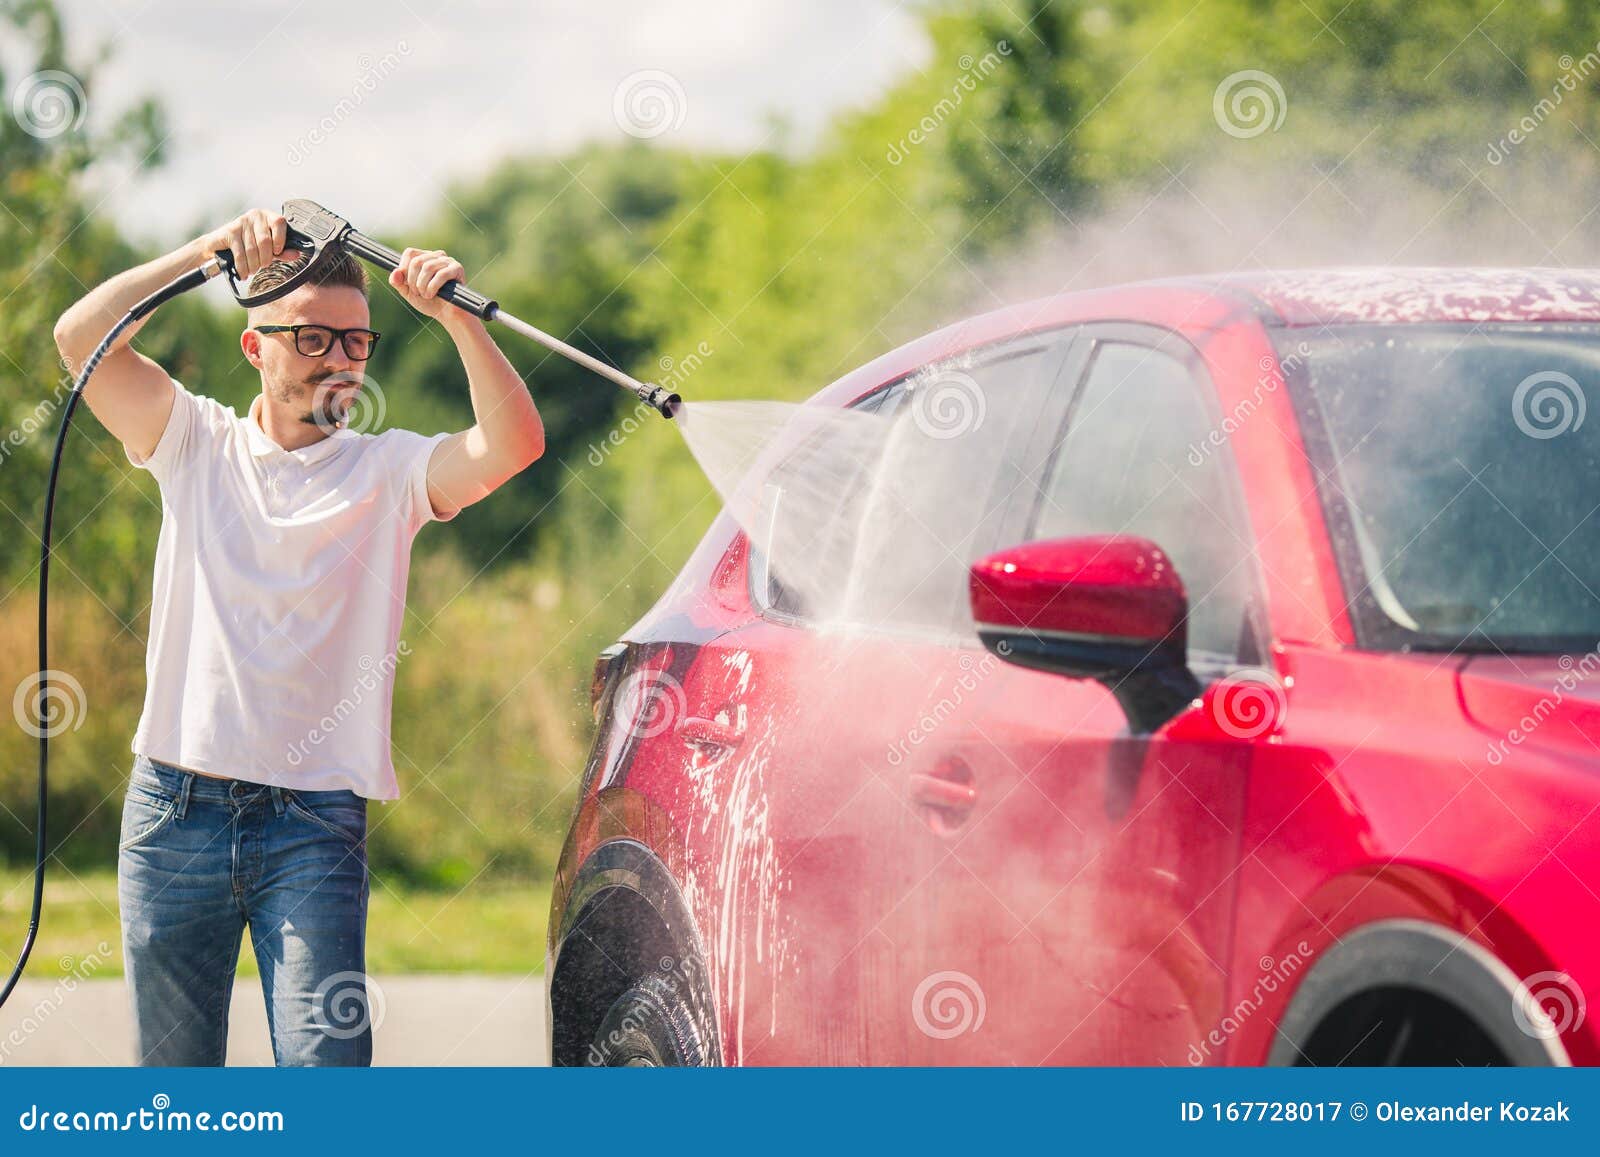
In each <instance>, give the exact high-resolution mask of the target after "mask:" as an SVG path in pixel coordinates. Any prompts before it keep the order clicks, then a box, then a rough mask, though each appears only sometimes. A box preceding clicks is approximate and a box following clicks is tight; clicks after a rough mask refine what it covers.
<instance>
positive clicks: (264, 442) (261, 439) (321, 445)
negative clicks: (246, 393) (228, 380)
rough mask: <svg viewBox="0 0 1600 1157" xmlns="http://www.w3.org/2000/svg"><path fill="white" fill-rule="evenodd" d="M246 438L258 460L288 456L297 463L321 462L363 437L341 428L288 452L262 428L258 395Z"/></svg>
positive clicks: (252, 408)
mask: <svg viewBox="0 0 1600 1157" xmlns="http://www.w3.org/2000/svg"><path fill="white" fill-rule="evenodd" d="M245 436H246V437H247V438H248V439H249V441H250V453H251V454H252V455H254V456H255V457H257V458H270V457H273V456H274V455H278V456H288V457H290V458H293V459H295V461H297V462H304V463H311V462H320V461H321V460H322V459H324V458H326V457H327V456H328V455H330V454H333V453H335V452H337V451H338V450H340V449H341V448H342V447H343V444H344V443H345V442H346V441H348V440H349V439H351V438H359V437H360V436H361V435H360V434H357V433H356V432H355V431H354V430H347V429H344V428H342V427H341V428H340V429H337V430H335V431H334V432H333V433H331V434H329V435H328V436H327V437H326V438H324V439H322V440H321V441H320V442H313V443H311V445H309V446H304V447H302V448H300V449H299V450H287V449H285V448H284V447H282V446H280V445H278V444H277V443H276V442H274V441H273V440H272V438H271V437H270V436H269V435H268V434H267V432H266V431H265V430H264V429H262V428H261V395H260V394H257V395H256V396H255V397H254V398H252V399H251V400H250V416H249V418H248V419H246V421H245Z"/></svg>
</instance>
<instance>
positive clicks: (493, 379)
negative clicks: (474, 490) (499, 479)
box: [440, 310, 544, 473]
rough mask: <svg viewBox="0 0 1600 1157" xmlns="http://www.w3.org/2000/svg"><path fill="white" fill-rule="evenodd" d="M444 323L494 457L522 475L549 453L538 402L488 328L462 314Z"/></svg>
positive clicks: (443, 320) (456, 314)
mask: <svg viewBox="0 0 1600 1157" xmlns="http://www.w3.org/2000/svg"><path fill="white" fill-rule="evenodd" d="M440 323H441V324H442V325H443V326H444V328H445V331H446V332H447V333H449V335H450V337H451V339H452V340H453V341H454V342H455V343H456V351H457V352H458V353H459V354H460V355H461V364H462V365H463V366H465V367H466V371H467V386H468V389H469V391H470V393H471V395H472V416H473V418H474V419H475V420H476V422H477V426H478V430H479V431H480V432H481V434H482V435H483V438H484V442H485V444H486V446H487V449H488V452H489V453H490V455H492V456H493V458H494V459H495V460H496V461H498V462H500V463H501V464H503V465H504V467H505V468H506V470H507V471H508V472H509V473H516V472H517V471H518V470H521V469H522V468H523V467H525V466H527V465H528V463H530V462H532V461H534V460H535V459H536V458H538V457H539V455H541V454H543V453H544V423H543V422H542V421H541V420H540V418H539V410H538V407H536V406H535V405H534V404H533V396H532V395H531V394H529V393H528V387H527V386H526V385H525V384H524V383H523V381H522V378H521V376H520V375H518V373H517V371H516V369H515V367H513V366H512V364H511V363H510V362H509V361H507V360H506V356H505V354H503V353H501V352H500V347H499V346H498V345H496V344H495V341H494V339H493V338H492V337H490V336H489V331H488V330H487V329H485V328H484V324H483V322H481V321H479V320H478V319H477V318H476V317H473V316H472V315H471V314H469V313H464V312H461V311H459V310H458V311H454V316H452V315H450V314H446V315H445V316H444V317H442V318H441V319H440Z"/></svg>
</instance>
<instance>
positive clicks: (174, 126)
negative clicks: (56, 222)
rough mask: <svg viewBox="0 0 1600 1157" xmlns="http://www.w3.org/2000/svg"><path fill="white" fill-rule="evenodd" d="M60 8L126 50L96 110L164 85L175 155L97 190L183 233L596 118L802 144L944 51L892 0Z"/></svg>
mask: <svg viewBox="0 0 1600 1157" xmlns="http://www.w3.org/2000/svg"><path fill="white" fill-rule="evenodd" d="M61 9H62V12H63V16H64V19H65V20H66V24H67V37H68V44H69V46H70V48H71V51H72V54H73V55H72V59H73V60H74V61H78V60H84V59H92V58H93V54H94V52H95V50H96V48H97V46H100V45H105V46H107V48H108V50H109V53H110V55H109V59H108V60H107V61H106V62H105V63H103V64H101V65H99V66H98V67H97V68H96V69H95V70H94V75H93V80H92V83H91V85H90V88H89V96H88V98H87V101H86V105H87V107H86V109H85V117H86V120H87V123H88V127H89V128H90V129H93V128H94V127H95V126H96V125H104V124H107V123H110V122H111V121H112V120H114V119H115V117H116V116H117V115H118V114H119V113H121V112H123V111H124V110H126V109H127V108H128V107H129V106H130V105H131V104H133V103H134V102H136V101H137V100H138V99H139V98H140V97H142V96H147V95H148V96H155V97H157V98H159V99H160V101H161V103H162V104H163V105H164V106H165V110H166V114H167V117H168V127H169V129H170V130H171V133H172V135H171V138H170V140H169V141H168V142H167V148H168V159H167V163H166V164H165V165H164V166H163V167H162V168H161V169H159V170H157V171H155V172H153V173H148V174H143V175H132V174H130V173H129V172H127V171H105V172H102V173H101V174H99V176H98V180H97V188H96V190H95V192H96V195H97V197H99V198H101V199H102V200H103V205H104V211H106V212H109V213H111V214H112V215H113V216H114V217H115V218H116V220H117V221H118V222H119V224H120V225H121V226H122V227H123V229H124V230H125V231H126V232H127V233H128V234H129V236H130V237H133V238H136V239H139V240H144V241H172V242H174V243H176V242H177V241H179V240H183V239H184V238H185V237H186V236H188V235H193V234H194V233H198V232H199V231H200V229H201V228H203V227H205V226H207V225H216V224H221V223H222V222H223V221H225V220H228V219H231V218H232V217H233V216H236V215H237V214H238V213H239V212H241V211H243V210H244V209H245V208H249V207H251V206H253V205H267V206H274V207H275V206H277V205H278V204H280V203H281V202H282V201H283V200H285V199H286V198H288V197H291V196H303V197H310V198H311V199H313V200H317V201H321V202H322V203H324V204H326V205H328V206H329V207H330V208H333V209H335V210H336V211H338V212H340V213H342V214H343V215H345V216H346V217H349V218H350V219H351V220H353V221H356V222H357V223H358V224H359V225H360V226H361V227H362V228H363V229H365V230H366V231H368V232H373V233H380V232H382V231H384V230H389V229H393V228H395V227H397V226H400V225H402V224H405V223H408V222H412V221H415V220H417V219H418V218H419V217H421V216H423V215H425V214H427V213H428V212H430V211H431V210H433V209H434V208H435V207H437V206H440V205H441V204H447V203H448V202H446V201H444V200H443V198H444V197H445V196H446V193H447V188H448V186H449V184H450V182H452V181H453V180H458V179H461V178H468V177H471V176H473V175H475V174H478V173H481V172H483V171H484V170H486V169H487V168H489V167H490V166H492V165H493V164H495V163H496V162H497V161H499V160H500V159H501V158H503V157H507V156H514V155H520V154H528V153H541V152H560V151H563V150H567V149H570V148H572V147H573V146H575V145H577V144H580V143H582V142H584V141H588V140H600V141H625V140H626V139H627V138H628V136H629V135H633V136H639V137H642V138H645V139H651V140H654V141H657V142H660V143H662V144H683V145H696V146H715V147H723V148H729V149H747V148H751V147H755V146H758V145H761V144H763V143H769V142H771V141H773V140H774V139H775V138H773V136H772V133H773V125H774V123H775V122H774V118H775V117H777V118H781V119H782V121H783V122H785V123H786V124H787V125H788V132H787V138H788V140H789V141H790V142H791V144H793V145H796V146H803V145H804V144H805V143H806V142H807V141H808V140H812V139H814V138H815V134H816V133H817V131H818V129H819V127H820V126H821V125H823V124H824V123H825V122H826V121H827V119H828V118H829V117H830V116H831V115H832V114H834V113H835V112H837V111H839V110H840V109H844V108H850V107H857V106H861V105H865V104H868V103H870V102H871V101H872V100H873V99H874V97H875V96H877V95H878V94H879V93H881V92H882V91H883V90H884V89H885V88H886V87H887V86H888V85H890V84H892V83H893V82H894V81H895V80H896V79H897V78H898V77H899V76H901V75H902V74H904V73H905V72H906V71H908V70H911V69H916V68H921V67H924V66H926V64H927V63H928V62H927V56H928V52H929V48H928V45H927V43H926V40H925V37H924V36H923V34H922V31H921V28H920V26H919V24H918V21H917V18H916V13H915V11H914V10H912V9H913V6H912V5H911V4H908V3H899V4H896V3H892V2H890V0H807V2H806V3H803V4H800V3H794V2H793V0H787V2H780V0H539V2H537V3H505V4H490V3H484V2H481V0H470V2H455V3H451V4H449V5H436V4H428V3H425V2H424V0H354V2H348V3H331V2H324V3H321V4H317V3H311V2H308V0H302V2H301V3H299V4H297V5H293V6H290V5H287V4H281V3H265V2H261V0H236V2H233V3H229V4H227V5H217V4H214V3H212V4H207V3H200V2H197V0H148V2H147V3H143V4H141V3H139V0H132V2H120V3H119V2H118V0H61ZM12 47H13V49H15V47H16V46H15V45H13V46H12ZM0 59H4V58H3V57H0ZM7 63H8V64H10V65H11V67H12V71H10V72H8V78H10V79H12V80H13V83H14V84H15V82H16V80H17V79H18V74H17V73H16V72H15V71H14V67H15V66H14V62H13V61H8V62H7ZM13 95H14V94H7V96H8V98H10V97H12V96H13ZM185 231H187V232H185ZM402 243H403V242H402Z"/></svg>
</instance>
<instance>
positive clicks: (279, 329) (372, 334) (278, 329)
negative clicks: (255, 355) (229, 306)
mask: <svg viewBox="0 0 1600 1157" xmlns="http://www.w3.org/2000/svg"><path fill="white" fill-rule="evenodd" d="M254 329H255V331H256V332H257V333H292V334H294V348H295V350H296V351H298V352H299V353H301V354H303V355H305V356H306V357H308V358H320V357H321V356H322V355H323V354H325V353H327V352H328V351H329V350H331V349H332V348H333V343H334V340H335V339H338V342H339V344H340V345H342V346H343V347H344V352H345V356H346V357H348V358H349V359H350V360H351V361H353V362H364V361H366V360H367V359H368V358H370V357H371V356H372V351H373V350H375V349H377V348H378V339H379V338H380V337H382V336H383V335H382V334H381V333H379V332H378V331H377V330H375V329H368V328H366V327H365V326H353V327H351V328H350V329H334V328H333V326H331V325H318V324H317V323H316V322H310V321H308V322H305V323H303V324H301V325H258V326H255V327H254ZM306 329H319V330H321V331H322V332H324V333H326V334H328V335H329V337H328V340H327V342H326V343H325V344H324V345H323V346H322V347H321V348H320V349H315V350H308V349H306V348H305V346H304V345H302V344H301V337H300V331H301V330H306ZM352 333H364V334H366V335H367V336H368V337H369V338H370V339H371V340H370V343H369V344H368V346H367V352H366V354H365V355H361V354H357V353H356V352H355V351H354V350H352V349H351V348H350V343H349V342H348V341H346V340H345V338H346V335H347V334H352Z"/></svg>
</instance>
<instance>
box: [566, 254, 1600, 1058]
mask: <svg viewBox="0 0 1600 1157" xmlns="http://www.w3.org/2000/svg"><path fill="white" fill-rule="evenodd" d="M1597 383H1600V274H1588V273H1581V272H1572V271H1554V270H1493V271H1474V270H1455V269H1432V270H1402V269H1386V270H1329V271H1320V272H1307V273H1287V274H1259V275H1239V276H1228V277H1221V278H1215V279H1205V280H1198V279H1197V280H1177V281H1170V282H1160V283H1153V284H1144V285H1136V286H1130V287H1124V288H1116V289H1107V290H1097V291H1093V292H1087V293H1076V294H1071V295H1066V296H1060V297H1055V298H1050V299H1047V300H1043V301H1039V302H1034V303H1031V304H1028V305H1024V306H1020V307H1017V308H1011V309H1007V310H1003V311H1000V312H997V313H992V314H989V315H986V316H983V317H979V318H976V319H973V320H971V321H968V322H965V323H963V324H961V325H958V326H955V327H952V328H950V329H946V330H942V331H940V332H938V333H935V334H932V335H930V336H928V337H925V338H923V339H921V340H919V341H915V342H912V343H911V344H909V345H907V346H905V347H903V348H901V349H898V350H896V351H894V352H893V353H891V354H887V355H885V356H884V357H881V358H879V359H878V360H876V361H874V362H872V363H871V364H869V365H867V366H864V367H862V368H861V369H859V370H857V371H856V372H854V373H852V374H850V375H848V376H847V377H845V378H843V379H842V380H840V381H838V382H836V383H835V384H834V385H832V386H830V387H829V388H828V389H826V390H824V391H822V392H821V393H820V394H818V395H817V396H816V397H815V398H814V399H812V401H811V403H810V405H812V406H819V407H829V408H832V409H833V410H835V411H837V410H838V409H840V408H855V409H859V410H862V411H866V412H867V415H864V416H863V417H862V419H861V420H862V421H863V422H869V421H870V423H871V428H872V429H873V430H875V431H879V432H883V431H888V433H887V434H884V435H883V437H884V438H886V439H887V443H886V444H887V445H888V449H886V450H885V451H884V452H883V453H881V454H880V455H879V456H878V457H877V459H875V460H873V459H871V458H870V456H862V455H856V456H855V457H854V459H852V457H851V456H850V455H836V456H834V457H833V458H832V459H830V458H829V451H830V450H831V449H832V448H834V447H836V446H837V445H838V444H839V442H838V440H839V438H841V437H845V435H843V434H840V433H839V432H838V431H837V430H835V429H834V427H833V426H831V425H829V424H828V423H819V424H817V425H816V427H815V429H812V430H810V431H802V432H801V434H800V435H799V436H797V438H795V439H792V440H790V441H788V442H785V443H784V445H783V448H782V450H781V452H777V453H774V454H769V455H767V457H766V458H765V459H764V460H763V462H762V464H761V465H760V466H759V467H758V472H759V475H760V476H759V478H758V482H759V486H760V489H759V504H758V506H756V507H753V511H754V513H750V512H746V513H745V516H744V517H743V518H742V519H741V520H740V522H739V523H736V522H735V520H734V519H733V518H732V517H731V516H730V515H729V514H727V513H726V512H725V513H724V514H723V515H721V516H720V517H719V519H718V521H717V522H716V523H715V524H714V525H713V526H712V528H711V530H710V531H709V533H708V534H707V535H706V537H705V539H704V540H703V542H702V543H701V544H700V547H699V548H698V550H697V551H696V553H695V554H694V555H693V557H692V558H691V560H690V561H689V563H688V564H687V566H686V568H685V569H684V571H683V573H682V574H681V575H680V577H679V580H678V581H677V582H676V583H674V584H673V586H672V588H671V590H670V591H669V592H668V593H667V594H666V595H665V596H664V597H663V598H662V600H661V601H660V602H659V603H658V605H657V606H656V607H655V608H654V609H653V610H652V611H651V613H650V614H648V615H647V616H646V617H645V618H644V619H643V620H642V621H640V622H639V623H638V624H637V625H636V626H635V627H634V628H633V629H632V630H631V631H629V632H628V634H627V636H626V638H625V639H624V640H622V641H621V642H620V643H618V644H617V645H616V646H614V647H611V648H609V649H608V650H607V651H606V652H605V653H604V654H603V655H602V656H601V657H600V660H599V662H598V663H597V665H596V668H595V679H594V686H593V695H594V702H595V709H596V719H597V720H598V723H599V730H598V735H597V739H596V742H595V745H594V749H593V752H592V754H591V756H590V760H589V763H588V766H587V769H586V773H585V777H584V781H583V788H582V796H581V799H580V801H579V804H578V807H577V810H576V814H575V817H574V820H573V823H572V827H571V830H570V832H569V835H568V837H567V841H566V846H565V849H564V852H563V855H562V859H561V864H560V868H559V871H558V875H557V878H556V882H555V894H554V901H553V907H552V914H551V921H550V942H549V967H548V971H547V978H548V999H549V1025H550V1031H551V1042H550V1044H551V1057H552V1059H553V1060H554V1062H555V1063H557V1064H573V1065H577V1064H607V1065H610V1064H685V1065H686V1064H760V1065H785V1064H808V1065H809V1064H829V1065H835V1064H838V1065H843V1064H851V1065H853V1064H895V1065H923V1064H938V1065H944V1064H980V1065H1010V1064H1026V1065H1037V1064H1052V1065H1059V1064H1095V1065H1103V1064H1139V1065H1199V1064H1250V1065H1254V1064H1264V1063H1271V1064H1277V1063H1283V1064H1317V1065H1329V1064H1456V1063H1461V1064H1491V1063H1512V1064H1567V1063H1578V1064H1593V1063H1595V1062H1596V1060H1597V1059H1600V1052H1597V1048H1600V1044H1597V1035H1596V1029H1595V1023H1594V1019H1593V1018H1589V1017H1587V1016H1586V1007H1585V1001H1584V992H1585V990H1586V989H1588V990H1590V991H1594V992H1600V816H1597V814H1596V813H1597V812H1600V678H1596V677H1595V676H1596V675H1597V673H1600V656H1597V655H1596V652H1595V647H1596V643H1597V640H1600V594H1597V593H1596V591H1597V590H1600V531H1597V527H1600V522H1597V518H1600V485H1597V484H1596V483H1597V481H1600V431H1597V430H1596V426H1597V425H1600V424H1597V423H1594V422H1589V423H1585V422H1584V415H1585V410H1586V402H1587V394H1588V393H1589V392H1590V391H1592V390H1594V389H1595V388H1596V386H1597ZM812 412H813V411H811V410H809V409H803V410H802V413H806V414H809V413H812ZM691 413H692V408H691ZM845 420H846V421H850V420H851V419H845ZM852 460H854V461H857V462H858V463H859V464H860V465H859V474H858V475H857V476H853V477H852V476H850V474H849V468H850V463H851V461H852ZM818 463H822V464H823V465H822V466H820V467H819V466H818ZM819 475H820V476H821V477H822V478H823V479H824V482H825V483H826V487H831V490H830V489H827V488H826V487H825V488H824V493H825V496H827V497H826V501H825V502H824V503H823V504H822V505H823V506H824V507H827V506H828V504H830V503H831V507H832V510H833V514H832V517H830V518H826V519H819V518H818V517H816V513H815V512H816V510H817V509H818V505H819V504H818V502H817V493H816V492H817V490H818V487H819V486H820V485H822V484H821V483H819V482H818V477H819ZM741 525H743V526H755V527H756V528H757V540H756V541H754V542H753V541H752V540H751V538H750V536H749V535H747V534H746V533H745V531H743V530H742V529H741Z"/></svg>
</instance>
